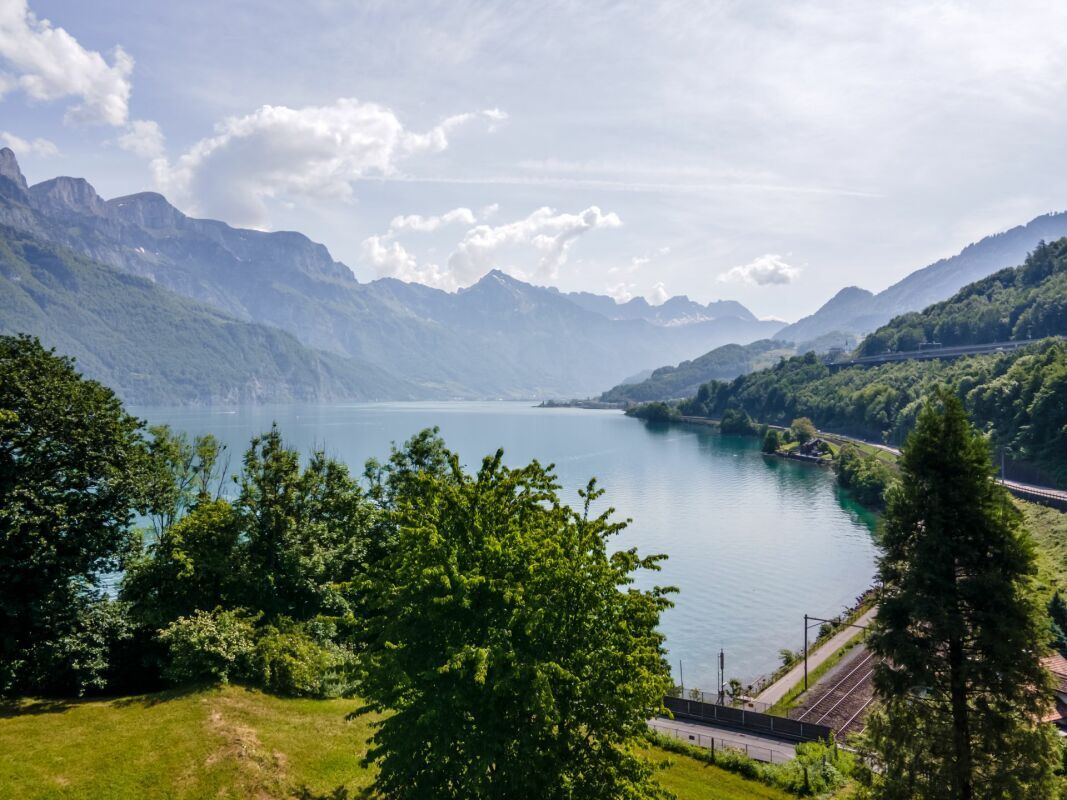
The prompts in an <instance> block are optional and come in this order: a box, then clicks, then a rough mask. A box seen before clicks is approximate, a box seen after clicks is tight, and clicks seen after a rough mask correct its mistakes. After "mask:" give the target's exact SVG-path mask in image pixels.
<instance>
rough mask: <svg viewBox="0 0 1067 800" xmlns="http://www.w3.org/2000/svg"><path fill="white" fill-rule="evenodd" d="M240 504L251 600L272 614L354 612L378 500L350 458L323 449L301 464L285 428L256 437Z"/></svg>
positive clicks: (301, 615) (247, 457) (242, 482)
mask: <svg viewBox="0 0 1067 800" xmlns="http://www.w3.org/2000/svg"><path fill="white" fill-rule="evenodd" d="M235 508H236V510H237V513H238V515H239V516H240V526H241V530H242V534H243V545H242V549H243V551H244V557H245V562H246V564H247V569H248V575H247V580H246V582H245V583H246V598H245V605H246V606H247V607H248V608H251V609H255V610H259V611H262V612H264V614H265V617H266V618H267V619H271V618H274V617H277V616H288V617H293V618H296V619H307V618H310V617H313V616H315V615H316V614H344V613H346V612H347V611H349V610H350V609H349V604H348V601H347V599H346V598H347V596H348V594H349V589H350V587H349V584H350V582H351V581H352V579H353V578H354V577H355V576H356V575H357V574H358V573H359V572H360V571H361V568H362V564H363V562H364V561H365V559H366V550H367V537H368V531H369V530H370V529H371V528H372V526H373V519H374V516H375V513H376V512H375V509H374V506H373V505H372V504H371V503H370V502H369V501H368V500H367V498H366V496H365V495H364V493H363V491H362V490H361V489H360V487H359V485H358V484H357V483H356V481H355V480H354V479H353V478H352V477H351V475H350V474H349V471H348V467H346V466H345V465H344V464H343V463H341V462H339V461H336V460H334V459H331V458H329V457H327V456H326V454H325V453H324V452H322V451H317V452H314V453H312V454H311V457H310V459H309V460H308V464H307V466H306V467H304V468H301V465H300V456H299V454H298V453H297V452H296V451H295V450H293V449H292V448H289V447H287V446H286V445H285V443H284V441H283V440H282V436H281V433H280V432H279V431H278V428H277V427H276V426H275V427H273V428H272V429H271V430H270V432H269V433H266V434H264V435H263V436H260V437H257V438H256V439H254V440H253V441H252V444H251V446H250V447H249V449H248V451H247V453H246V454H245V458H244V469H243V471H242V473H241V476H240V494H239V496H238V497H237V500H236V503H235Z"/></svg>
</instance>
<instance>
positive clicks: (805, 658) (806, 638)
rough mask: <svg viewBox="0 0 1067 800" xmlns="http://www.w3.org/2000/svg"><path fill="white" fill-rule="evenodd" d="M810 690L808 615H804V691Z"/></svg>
mask: <svg viewBox="0 0 1067 800" xmlns="http://www.w3.org/2000/svg"><path fill="white" fill-rule="evenodd" d="M807 690H808V615H807V614H805V615H804V691H805V692H806V691H807Z"/></svg>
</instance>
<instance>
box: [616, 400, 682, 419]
mask: <svg viewBox="0 0 1067 800" xmlns="http://www.w3.org/2000/svg"><path fill="white" fill-rule="evenodd" d="M626 414H627V415H628V416H631V417H637V418H638V419H643V420H645V421H647V422H671V421H673V420H676V419H678V418H680V417H681V416H682V413H681V412H680V411H679V410H678V408H677V407H676V406H672V405H671V404H670V403H659V402H657V403H642V404H641V405H639V406H635V407H633V408H630V409H627V411H626Z"/></svg>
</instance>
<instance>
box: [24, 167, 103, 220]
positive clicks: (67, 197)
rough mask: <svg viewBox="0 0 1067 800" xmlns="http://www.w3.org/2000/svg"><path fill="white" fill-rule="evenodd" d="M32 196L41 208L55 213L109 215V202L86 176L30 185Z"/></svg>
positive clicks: (65, 177) (55, 179) (54, 179)
mask: <svg viewBox="0 0 1067 800" xmlns="http://www.w3.org/2000/svg"><path fill="white" fill-rule="evenodd" d="M30 197H31V198H32V199H33V202H34V204H35V205H36V206H38V207H39V208H46V209H48V210H49V211H51V212H53V213H56V212H58V213H64V212H74V213H76V214H88V215H90V216H94V217H105V216H107V203H106V202H104V198H102V197H101V196H100V195H98V194H97V193H96V189H94V188H93V186H92V184H91V183H89V181H87V180H85V178H70V177H67V176H65V175H62V176H60V177H58V178H52V179H51V180H47V181H42V182H41V183H35V184H34V185H33V186H31V187H30Z"/></svg>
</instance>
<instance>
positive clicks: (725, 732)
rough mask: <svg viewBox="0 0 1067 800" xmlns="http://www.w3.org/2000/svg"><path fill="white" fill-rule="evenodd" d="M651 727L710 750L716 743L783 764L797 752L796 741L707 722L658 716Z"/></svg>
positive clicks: (720, 748) (650, 724)
mask: <svg viewBox="0 0 1067 800" xmlns="http://www.w3.org/2000/svg"><path fill="white" fill-rule="evenodd" d="M648 727H650V728H652V729H653V730H655V731H657V732H659V733H662V734H663V735H665V736H672V737H674V738H675V739H680V740H681V741H683V742H686V743H688V744H693V745H696V746H698V747H703V748H706V749H708V750H710V749H711V748H712V747H714V748H715V749H716V750H723V749H732V750H741V751H742V752H744V753H747V754H748V756H749V757H750V758H754V759H755V760H756V761H767V762H771V763H774V764H780V763H782V762H783V761H788V760H789V759H791V758H793V757H794V756H795V755H796V745H795V744H792V743H790V742H783V741H780V740H778V739H771V738H769V737H766V736H755V735H753V734H750V733H739V732H738V731H735V730H732V729H730V728H719V727H716V726H714V725H708V724H706V723H703V722H690V721H689V720H680V719H663V718H662V717H656V718H655V719H650V720H649V721H648Z"/></svg>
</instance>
